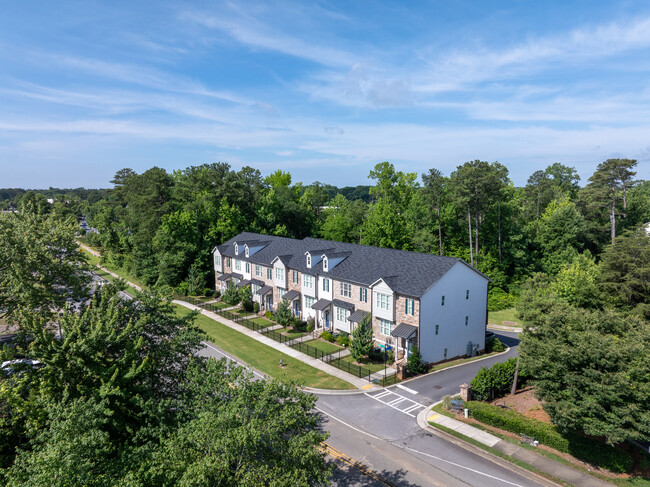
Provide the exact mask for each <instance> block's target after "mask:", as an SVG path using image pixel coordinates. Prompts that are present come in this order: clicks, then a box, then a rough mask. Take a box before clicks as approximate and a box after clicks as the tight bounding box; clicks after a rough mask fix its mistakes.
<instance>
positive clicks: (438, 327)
mask: <svg viewBox="0 0 650 487" xmlns="http://www.w3.org/2000/svg"><path fill="white" fill-rule="evenodd" d="M439 329H440V325H436V335H437V334H438V330H439Z"/></svg>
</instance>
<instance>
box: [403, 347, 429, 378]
mask: <svg viewBox="0 0 650 487" xmlns="http://www.w3.org/2000/svg"><path fill="white" fill-rule="evenodd" d="M406 368H407V369H408V371H409V374H413V375H417V374H422V373H424V372H426V370H427V366H426V364H425V363H424V362H422V355H420V350H419V349H418V346H417V345H413V349H412V350H411V354H410V355H409V358H408V359H407V360H406Z"/></svg>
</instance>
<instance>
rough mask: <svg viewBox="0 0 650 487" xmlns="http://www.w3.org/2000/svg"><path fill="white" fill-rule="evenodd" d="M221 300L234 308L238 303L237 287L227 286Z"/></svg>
mask: <svg viewBox="0 0 650 487" xmlns="http://www.w3.org/2000/svg"><path fill="white" fill-rule="evenodd" d="M221 300H222V301H223V302H224V303H226V304H229V305H230V306H235V305H236V304H237V303H239V290H238V289H237V287H236V286H233V285H229V286H228V289H226V290H225V291H224V293H223V298H221Z"/></svg>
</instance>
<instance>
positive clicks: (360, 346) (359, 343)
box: [350, 316, 373, 360]
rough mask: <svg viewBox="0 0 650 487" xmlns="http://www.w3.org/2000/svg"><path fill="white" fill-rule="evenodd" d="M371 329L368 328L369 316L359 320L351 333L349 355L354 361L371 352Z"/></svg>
mask: <svg viewBox="0 0 650 487" xmlns="http://www.w3.org/2000/svg"><path fill="white" fill-rule="evenodd" d="M372 348H373V341H372V327H371V326H370V316H366V317H365V318H363V319H362V320H361V323H359V326H357V327H356V328H355V329H354V330H353V331H352V341H351V342H350V354H351V355H352V358H353V359H354V360H359V359H360V358H362V357H366V356H368V355H369V354H370V352H372Z"/></svg>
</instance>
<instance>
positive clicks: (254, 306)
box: [253, 301, 260, 313]
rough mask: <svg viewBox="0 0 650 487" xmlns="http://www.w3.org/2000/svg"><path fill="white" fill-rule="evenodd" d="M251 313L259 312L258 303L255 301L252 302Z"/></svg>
mask: <svg viewBox="0 0 650 487" xmlns="http://www.w3.org/2000/svg"><path fill="white" fill-rule="evenodd" d="M253 312H254V313H259V312H260V303H258V302H257V301H255V302H253Z"/></svg>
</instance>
